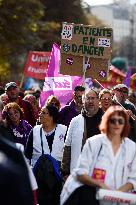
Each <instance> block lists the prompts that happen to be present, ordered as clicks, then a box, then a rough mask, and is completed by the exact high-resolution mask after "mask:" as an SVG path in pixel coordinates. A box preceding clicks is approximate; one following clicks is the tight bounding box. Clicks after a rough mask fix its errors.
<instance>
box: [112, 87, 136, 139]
mask: <svg viewBox="0 0 136 205" xmlns="http://www.w3.org/2000/svg"><path fill="white" fill-rule="evenodd" d="M112 92H113V95H114V96H113V104H120V105H121V106H123V107H124V108H125V109H126V111H127V114H128V116H129V117H130V126H131V128H130V133H129V137H130V138H131V139H132V140H133V141H134V142H136V108H135V106H134V104H133V103H131V102H130V101H129V100H128V94H129V89H128V87H127V86H126V85H124V84H118V85H116V86H114V87H113V90H112Z"/></svg>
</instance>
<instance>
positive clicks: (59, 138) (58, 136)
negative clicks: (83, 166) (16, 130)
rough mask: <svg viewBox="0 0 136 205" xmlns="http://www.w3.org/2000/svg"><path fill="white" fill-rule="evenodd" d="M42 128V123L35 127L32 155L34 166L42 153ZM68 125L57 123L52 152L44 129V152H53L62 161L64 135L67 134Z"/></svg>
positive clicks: (53, 155) (52, 154)
mask: <svg viewBox="0 0 136 205" xmlns="http://www.w3.org/2000/svg"><path fill="white" fill-rule="evenodd" d="M40 128H41V125H36V126H35V127H34V128H33V155H32V160H31V162H32V166H34V164H35V163H36V161H37V160H38V158H39V157H40V156H41V154H42V147H41V138H40ZM66 131H67V127H66V126H65V125H61V124H57V127H56V129H55V136H54V140H53V144H52V152H51V153H50V149H49V146H48V142H47V139H46V137H45V134H44V131H43V129H42V139H43V149H44V154H51V156H52V157H54V158H55V159H56V160H58V161H61V160H62V155H63V148H64V137H65V135H66Z"/></svg>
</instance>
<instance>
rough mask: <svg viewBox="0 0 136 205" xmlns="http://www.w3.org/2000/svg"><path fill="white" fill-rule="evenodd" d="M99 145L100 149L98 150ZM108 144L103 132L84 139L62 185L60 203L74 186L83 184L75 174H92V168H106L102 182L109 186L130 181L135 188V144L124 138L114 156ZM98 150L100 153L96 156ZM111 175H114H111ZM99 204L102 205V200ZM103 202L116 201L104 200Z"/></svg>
mask: <svg viewBox="0 0 136 205" xmlns="http://www.w3.org/2000/svg"><path fill="white" fill-rule="evenodd" d="M101 145H102V149H101V151H100V147H101ZM110 146H111V145H110V142H109V140H108V138H107V137H106V135H104V134H99V135H95V136H93V137H91V138H89V139H88V140H87V141H86V144H85V145H84V148H83V151H82V154H81V155H80V157H79V160H78V163H77V167H76V169H75V170H74V171H73V173H72V174H71V175H70V176H69V178H68V179H67V181H66V183H65V185H64V187H63V190H62V193H61V205H63V204H64V202H65V201H66V200H67V198H68V197H69V196H70V194H71V193H72V192H73V191H74V190H75V189H76V188H78V187H80V186H82V185H83V184H82V183H80V182H79V181H78V180H77V178H76V176H77V175H82V174H87V175H90V176H92V173H93V170H94V168H98V169H99V168H100V169H103V168H104V169H105V170H106V178H105V181H104V182H105V183H106V184H107V185H108V186H109V187H111V188H112V187H114V189H117V188H119V187H120V186H121V185H123V184H125V183H127V182H130V183H132V184H133V186H134V190H136V144H135V143H134V142H133V141H131V140H130V139H128V138H125V139H124V140H123V142H122V144H121V146H120V148H119V150H118V152H117V153H116V155H115V156H114V155H113V151H112V148H111V147H110ZM99 151H100V154H99V156H98V153H99ZM113 156H114V157H113ZM113 175H114V177H112V176H113ZM100 204H102V205H103V202H101V203H100ZM105 204H106V205H107V204H108V205H111V204H116V203H110V202H104V205H105Z"/></svg>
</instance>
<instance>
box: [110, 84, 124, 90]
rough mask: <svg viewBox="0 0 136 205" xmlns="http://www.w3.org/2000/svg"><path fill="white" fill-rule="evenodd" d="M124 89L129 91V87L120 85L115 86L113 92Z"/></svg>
mask: <svg viewBox="0 0 136 205" xmlns="http://www.w3.org/2000/svg"><path fill="white" fill-rule="evenodd" d="M123 89H125V90H127V91H128V87H127V86H126V85H125V84H118V85H115V86H114V87H113V89H112V90H123Z"/></svg>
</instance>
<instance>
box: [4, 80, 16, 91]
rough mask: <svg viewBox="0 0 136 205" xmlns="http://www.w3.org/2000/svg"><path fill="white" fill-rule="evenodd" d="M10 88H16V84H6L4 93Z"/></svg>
mask: <svg viewBox="0 0 136 205" xmlns="http://www.w3.org/2000/svg"><path fill="white" fill-rule="evenodd" d="M11 87H14V88H16V87H17V84H16V83H15V82H10V83H7V84H6V85H5V91H7V90H8V89H9V88H11Z"/></svg>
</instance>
